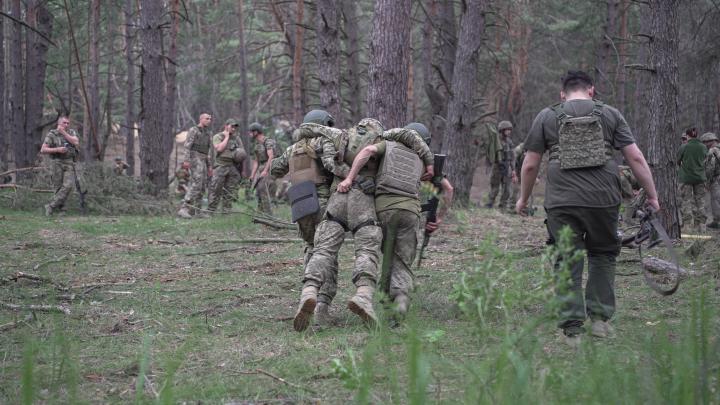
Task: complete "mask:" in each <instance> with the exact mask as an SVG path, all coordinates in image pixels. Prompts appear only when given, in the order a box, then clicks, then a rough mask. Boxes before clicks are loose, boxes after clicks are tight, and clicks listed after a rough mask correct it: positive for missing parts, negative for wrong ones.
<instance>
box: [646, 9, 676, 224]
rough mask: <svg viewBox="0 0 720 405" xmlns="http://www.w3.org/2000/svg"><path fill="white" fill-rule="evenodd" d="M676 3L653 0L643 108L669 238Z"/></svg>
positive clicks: (673, 184)
mask: <svg viewBox="0 0 720 405" xmlns="http://www.w3.org/2000/svg"><path fill="white" fill-rule="evenodd" d="M680 3H681V1H680V0H653V1H650V2H649V3H648V7H649V10H647V11H648V12H649V17H650V27H649V28H650V35H651V38H652V40H651V41H650V42H649V51H650V52H649V56H650V57H649V62H650V67H651V68H652V69H653V70H652V71H651V73H650V74H651V75H652V76H651V78H650V86H649V87H650V89H649V90H650V94H652V95H653V101H652V102H648V103H645V105H646V106H647V108H648V110H647V116H648V121H649V124H648V131H647V140H648V142H647V147H648V152H647V155H648V156H647V157H648V163H649V164H650V168H651V169H652V171H653V176H654V178H655V183H656V184H657V190H658V196H659V200H660V207H662V208H663V209H662V211H661V212H660V218H661V221H662V223H663V225H664V226H665V229H667V231H668V235H670V237H671V238H678V237H680V221H679V214H678V201H677V187H678V181H677V165H676V157H677V152H678V149H679V142H678V141H677V134H678V111H679V94H678V81H679V79H678V77H679V73H678V53H679V44H678V19H677V17H678V7H679V6H680Z"/></svg>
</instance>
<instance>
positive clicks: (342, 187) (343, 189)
mask: <svg viewBox="0 0 720 405" xmlns="http://www.w3.org/2000/svg"><path fill="white" fill-rule="evenodd" d="M351 187H352V180H350V179H345V180H343V181H341V182H340V184H338V186H337V191H338V193H347V192H348V191H350V188H351Z"/></svg>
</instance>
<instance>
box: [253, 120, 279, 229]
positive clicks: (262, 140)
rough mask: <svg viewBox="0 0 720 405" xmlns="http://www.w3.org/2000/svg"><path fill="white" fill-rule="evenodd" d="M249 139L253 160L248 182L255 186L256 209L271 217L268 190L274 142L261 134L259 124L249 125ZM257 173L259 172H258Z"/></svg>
mask: <svg viewBox="0 0 720 405" xmlns="http://www.w3.org/2000/svg"><path fill="white" fill-rule="evenodd" d="M249 129H250V137H251V138H252V139H254V140H255V148H254V150H253V152H254V155H255V160H253V162H252V171H251V172H250V180H251V181H252V182H253V184H254V185H255V195H256V196H257V201H258V208H259V209H260V211H261V212H264V213H266V214H270V215H272V207H271V205H270V203H271V202H272V195H271V194H270V189H271V187H272V184H273V183H274V180H273V178H272V177H271V176H270V165H271V162H272V160H273V158H274V157H275V140H274V139H270V138H268V137H266V136H265V134H264V133H263V126H262V125H261V124H260V123H259V122H253V123H252V124H250V128H249ZM258 171H259V172H258Z"/></svg>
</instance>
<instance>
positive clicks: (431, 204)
mask: <svg viewBox="0 0 720 405" xmlns="http://www.w3.org/2000/svg"><path fill="white" fill-rule="evenodd" d="M446 157H447V155H442V154H437V155H435V161H434V163H433V167H434V170H435V178H437V179H440V181H442V173H443V166H445V158H446ZM440 181H438V182H437V184H435V181H433V184H434V185H435V186H436V187H438V188H439V187H440ZM439 202H440V199H439V198H438V196H437V194H436V195H433V196H432V197H431V198H430V199H429V200H428V202H426V203H425V204H423V205H422V206H421V211H423V212H427V222H437V209H438V203H439ZM430 234H431V233H430V232H428V230H427V229H426V230H425V233H424V235H423V242H422V246H421V247H420V253H419V254H418V263H417V268H418V269H419V268H420V263H421V262H422V256H423V253H424V252H425V248H426V247H427V245H428V243H430Z"/></svg>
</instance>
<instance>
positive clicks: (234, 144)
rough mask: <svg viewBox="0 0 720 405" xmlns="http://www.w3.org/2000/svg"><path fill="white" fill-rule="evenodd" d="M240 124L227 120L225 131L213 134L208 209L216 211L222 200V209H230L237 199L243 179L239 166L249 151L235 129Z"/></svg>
mask: <svg viewBox="0 0 720 405" xmlns="http://www.w3.org/2000/svg"><path fill="white" fill-rule="evenodd" d="M239 126H240V124H238V123H237V121H235V120H234V119H232V118H231V119H229V120H227V121H225V129H224V130H223V132H220V133H217V134H215V135H214V136H213V139H212V144H213V150H212V153H213V157H214V159H213V160H214V161H215V165H214V167H213V177H212V180H211V181H210V187H209V191H208V211H211V212H214V211H215V210H216V209H217V207H218V205H220V202H222V205H221V209H222V210H230V209H231V208H232V204H233V202H235V201H236V200H237V192H238V189H239V188H240V180H241V179H242V177H241V175H240V171H239V170H238V168H237V167H238V166H240V164H241V163H242V162H243V160H245V157H247V153H246V152H245V147H244V146H243V144H242V140H240V137H239V136H237V135H235V131H236V130H237V129H238V127H239Z"/></svg>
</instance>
